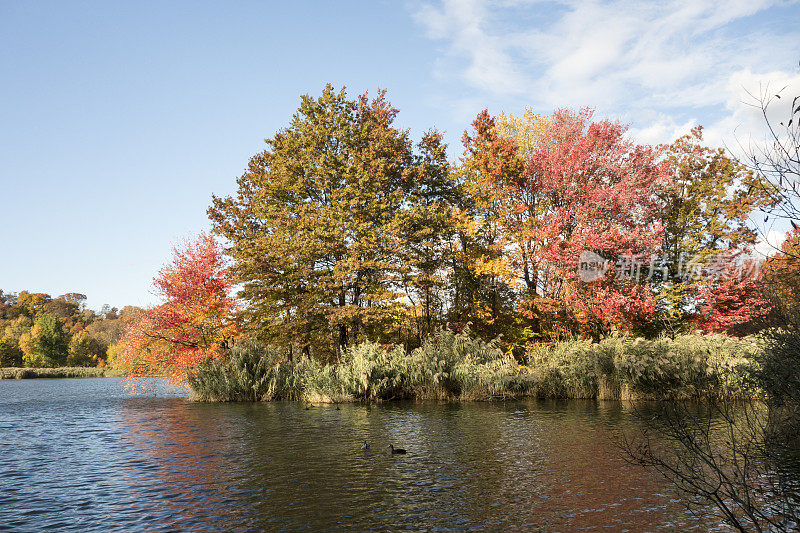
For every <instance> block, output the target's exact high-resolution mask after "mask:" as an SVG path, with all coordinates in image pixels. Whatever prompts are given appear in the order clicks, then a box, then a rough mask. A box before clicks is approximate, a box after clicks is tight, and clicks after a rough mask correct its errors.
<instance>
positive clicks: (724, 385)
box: [189, 331, 762, 403]
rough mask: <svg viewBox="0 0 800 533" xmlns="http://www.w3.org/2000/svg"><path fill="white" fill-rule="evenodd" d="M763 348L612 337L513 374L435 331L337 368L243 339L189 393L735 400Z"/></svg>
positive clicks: (500, 359)
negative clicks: (415, 343)
mask: <svg viewBox="0 0 800 533" xmlns="http://www.w3.org/2000/svg"><path fill="white" fill-rule="evenodd" d="M760 350H762V347H761V345H759V343H758V342H756V341H755V340H752V339H744V340H740V339H733V338H730V337H726V336H722V335H716V336H699V335H684V336H681V337H677V338H676V339H674V340H670V339H667V338H662V339H656V340H645V339H639V338H636V339H635V338H631V337H612V338H608V339H606V340H604V341H602V342H600V343H594V344H593V343H591V342H590V341H582V340H575V341H565V342H562V343H559V344H556V345H544V344H537V345H532V346H530V347H529V348H528V350H527V353H526V356H527V357H526V358H527V362H528V364H527V366H519V365H518V364H517V363H516V361H515V360H514V358H513V357H512V356H511V355H510V354H507V353H504V352H503V351H502V350H501V348H500V345H499V343H498V342H497V341H491V342H486V341H483V340H481V339H475V338H472V337H471V335H470V333H469V332H468V331H465V332H462V333H458V334H456V333H452V332H450V331H439V332H437V333H435V334H434V335H431V336H430V337H429V338H428V339H426V340H425V341H424V343H423V345H422V346H421V347H420V348H417V349H415V350H413V351H411V352H410V353H409V352H407V351H406V350H405V349H404V348H403V347H402V346H397V345H395V346H382V345H380V344H376V343H371V342H365V343H362V344H359V345H356V346H352V347H349V348H347V349H346V350H343V351H342V352H341V353H340V356H339V361H338V362H336V363H332V364H322V363H319V362H317V361H313V360H309V359H307V358H302V359H300V360H299V361H297V362H295V363H294V364H290V363H289V362H287V361H285V360H283V359H282V356H281V355H280V353H279V352H277V351H275V350H273V349H271V348H268V347H264V346H262V345H260V344H259V343H258V342H256V341H252V340H248V341H244V342H240V343H239V344H238V345H237V346H236V347H235V348H234V349H233V350H232V351H231V354H230V357H229V358H228V359H227V360H224V361H215V362H213V363H209V364H206V365H203V366H201V367H198V368H197V369H196V370H195V372H193V373H192V374H191V375H190V377H189V385H190V387H191V388H192V390H193V391H194V393H195V395H196V397H197V398H198V399H201V400H210V401H265V400H280V399H301V400H305V401H310V402H314V403H317V402H319V403H325V402H334V403H335V402H350V401H381V400H392V399H404V398H405V399H417V400H422V399H436V400H484V399H493V398H513V397H520V396H537V397H542V398H600V399H615V400H616V399H623V400H625V399H635V398H653V399H657V398H683V399H687V398H697V399H700V398H711V397H715V398H716V397H726V398H738V397H746V396H752V395H753V394H756V391H755V390H754V389H753V388H752V387H751V386H750V385H748V376H749V375H750V374H751V372H752V369H753V367H754V365H756V363H755V362H754V360H755V355H756V354H758V353H760Z"/></svg>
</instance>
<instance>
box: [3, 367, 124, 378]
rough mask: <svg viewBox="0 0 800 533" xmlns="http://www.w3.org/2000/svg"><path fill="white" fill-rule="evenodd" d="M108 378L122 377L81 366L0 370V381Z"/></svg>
mask: <svg viewBox="0 0 800 533" xmlns="http://www.w3.org/2000/svg"><path fill="white" fill-rule="evenodd" d="M108 377H122V374H121V373H120V372H119V371H114V370H111V369H108V368H94V367H82V366H64V367H58V368H13V367H8V368H0V379H36V378H108Z"/></svg>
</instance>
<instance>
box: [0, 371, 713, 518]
mask: <svg viewBox="0 0 800 533" xmlns="http://www.w3.org/2000/svg"><path fill="white" fill-rule="evenodd" d="M68 381H70V382H71V384H70V385H69V386H65V385H58V386H56V387H55V388H53V387H52V384H53V383H54V382H49V383H45V382H27V383H24V384H23V385H24V387H29V389H26V390H23V389H24V387H23V389H21V388H20V387H17V389H16V390H13V391H12V390H10V389H9V388H7V387H6V386H5V383H3V382H0V407H2V412H1V413H0V473H2V476H3V487H4V489H3V491H2V494H1V495H0V511H2V516H4V517H5V516H10V517H11V521H10V522H7V523H8V524H10V525H11V527H16V528H19V529H30V528H31V527H37V528H41V527H42V526H43V524H46V525H49V526H50V528H53V529H54V528H66V529H70V528H72V529H77V530H82V531H84V530H91V529H95V530H107V529H108V528H111V529H121V530H136V529H143V530H144V529H146V530H148V531H154V530H164V531H167V530H170V531H171V530H203V529H205V530H304V529H305V530H307V529H311V530H370V529H387V528H390V529H405V528H408V529H414V530H418V529H442V530H486V529H493V530H530V529H536V528H541V529H545V530H584V529H586V530H593V529H613V530H622V529H631V530H653V529H674V530H686V529H693V528H697V529H702V530H705V529H707V528H708V526H709V525H710V524H701V523H700V522H698V520H697V519H695V518H694V517H692V516H691V515H689V514H687V513H686V512H685V511H684V510H683V509H682V507H681V506H680V505H679V504H677V503H676V502H674V501H673V500H674V499H675V494H674V493H672V492H671V489H670V487H669V486H668V485H666V484H665V482H663V481H662V480H660V479H659V478H658V477H655V476H654V475H653V474H651V473H648V472H645V471H643V470H641V469H639V468H638V467H634V466H631V465H628V464H626V463H625V462H624V461H623V460H622V459H621V456H620V453H619V451H618V450H617V448H616V447H615V445H614V441H613V433H614V431H615V430H619V429H621V428H626V427H627V428H632V427H634V426H635V424H636V422H635V419H634V417H633V416H632V415H631V413H629V412H626V411H625V409H624V408H622V407H621V406H620V404H616V403H610V402H609V403H602V402H601V403H598V402H576V401H573V402H537V401H524V402H507V403H493V404H435V403H430V404H408V403H406V404H396V403H392V404H384V405H373V406H363V405H344V406H341V409H340V410H337V409H336V408H335V407H333V406H330V407H327V406H323V407H312V408H310V409H308V410H306V409H304V407H303V406H302V405H298V404H291V403H276V404H199V403H191V402H188V401H186V400H185V399H183V398H179V397H174V396H175V394H162V395H160V396H157V397H146V398H141V397H129V396H128V395H126V394H124V393H123V392H121V391H120V390H119V389H114V388H113V387H111V386H110V385H109V383H110V382H111V383H114V382H112V381H111V380H80V381H77V380H61V382H62V383H66V382H68ZM26 395H27V396H26ZM20 398H22V400H20ZM12 406H13V407H14V408H11V407H12ZM364 440H367V441H368V442H370V443H371V445H372V446H371V449H369V450H366V451H363V450H360V449H359V445H360V443H361V442H362V441H364ZM389 443H393V444H395V445H396V446H402V447H405V448H406V449H407V450H408V452H409V453H408V454H407V455H405V456H392V455H390V454H389V453H388V445H389ZM34 449H35V450H36V452H35V453H34V452H32V450H34ZM34 455H35V456H36V457H37V458H38V459H37V461H36V462H35V463H30V461H32V457H33V456H34ZM24 464H28V465H31V464H33V465H35V468H34V469H29V468H27V469H26V468H24V467H23V465H24ZM54 472H57V473H56V474H54ZM26 486H28V487H31V486H33V487H35V489H33V490H26V489H25V487H26ZM9 488H10V490H9ZM34 493H35V494H36V495H37V497H35V498H32V499H31V497H30V496H31V495H32V494H34ZM26 498H27V500H26V501H27V504H26V505H25V506H22V507H20V505H19V503H20V501H21V500H25V499H26ZM0 530H2V525H0Z"/></svg>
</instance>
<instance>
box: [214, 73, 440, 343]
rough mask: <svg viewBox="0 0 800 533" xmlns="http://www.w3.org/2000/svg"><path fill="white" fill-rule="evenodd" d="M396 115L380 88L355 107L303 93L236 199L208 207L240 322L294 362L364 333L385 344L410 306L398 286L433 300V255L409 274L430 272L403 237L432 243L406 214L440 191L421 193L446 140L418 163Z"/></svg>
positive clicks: (428, 141) (435, 140) (425, 148)
mask: <svg viewBox="0 0 800 533" xmlns="http://www.w3.org/2000/svg"><path fill="white" fill-rule="evenodd" d="M396 114H397V110H396V109H395V108H393V107H392V106H391V104H389V102H388V101H387V100H386V98H385V93H384V92H383V91H381V92H379V93H378V95H377V97H376V98H374V99H372V100H370V99H368V98H367V96H366V95H363V96H361V97H359V98H358V99H357V100H355V101H354V100H350V99H348V98H347V96H346V93H345V91H344V89H342V90H341V91H338V92H337V91H335V90H334V89H333V87H331V86H330V85H328V86H327V87H326V88H325V89H324V91H323V93H322V95H321V96H320V97H319V98H312V97H310V96H303V97H302V98H301V104H300V108H299V109H298V111H297V113H296V114H295V115H294V117H293V118H292V120H291V123H290V124H289V126H288V127H287V128H285V129H283V130H281V131H279V132H278V133H277V134H276V135H275V136H274V137H272V138H271V139H268V140H267V141H266V143H267V149H266V150H264V151H263V152H261V153H259V154H257V155H255V156H254V157H253V158H252V159H251V160H250V164H249V166H248V169H247V171H246V172H245V173H244V174H243V175H242V176H241V177H240V178H239V180H238V184H239V190H238V193H237V195H236V196H235V197H228V198H216V197H215V198H214V201H213V205H212V206H211V208H210V209H209V216H210V217H211V219H212V221H213V223H214V229H215V231H216V232H217V233H219V234H220V235H222V236H224V237H225V238H226V239H228V241H229V242H230V243H231V247H230V248H229V250H228V252H229V254H230V255H231V256H232V257H233V258H234V260H235V264H234V267H233V272H234V273H235V275H236V279H237V281H239V282H241V283H242V293H241V294H242V297H243V299H244V300H245V301H246V302H247V306H246V307H245V309H244V312H243V317H244V318H245V319H246V321H247V324H248V326H249V327H251V328H253V329H254V330H255V331H257V332H258V333H259V334H260V335H261V336H262V337H264V338H265V339H266V340H267V341H268V342H270V343H274V344H277V345H280V346H283V347H285V348H286V349H287V350H288V351H289V354H290V356H291V354H292V350H293V348H294V347H297V348H299V349H301V350H302V351H303V352H304V353H307V354H311V353H312V351H314V352H315V353H314V354H313V355H318V356H320V357H323V358H324V357H329V356H332V355H333V354H334V353H336V350H337V349H339V348H342V347H344V346H346V345H348V344H350V343H352V342H354V341H357V340H358V339H360V338H373V339H380V338H388V335H390V334H391V333H392V332H393V331H396V330H397V327H398V324H399V323H400V322H402V315H403V313H404V311H405V309H404V305H403V282H404V281H405V282H406V283H411V284H414V283H417V285H418V287H416V288H414V289H413V291H412V292H414V293H415V294H416V292H417V291H418V290H421V291H422V292H423V293H424V292H425V291H426V290H427V291H428V294H429V295H430V294H431V293H432V292H431V287H430V284H431V283H433V278H432V274H431V272H433V271H432V270H431V268H430V267H428V266H425V265H423V263H425V262H426V259H425V258H424V257H418V258H416V259H414V262H415V264H414V265H411V268H413V269H417V270H419V271H420V272H423V271H424V272H427V274H423V275H422V276H421V277H420V276H416V277H415V276H411V277H410V275H409V272H407V271H405V270H404V269H405V268H406V267H405V266H404V265H402V264H401V263H402V261H401V258H403V257H409V258H410V256H404V255H403V254H402V253H401V246H402V245H401V242H400V240H401V237H402V235H406V236H408V235H409V234H410V233H414V234H415V235H416V236H415V237H413V238H415V239H417V240H419V241H420V242H421V241H424V240H426V239H428V240H430V236H427V237H426V236H424V235H423V234H421V233H419V228H415V227H414V225H415V224H416V225H417V226H418V225H419V224H417V223H416V222H414V221H413V218H414V216H417V217H422V218H424V216H425V215H424V214H423V213H421V212H419V213H417V215H408V213H407V211H408V210H409V209H410V207H411V204H412V203H414V202H415V201H416V199H419V198H425V197H427V198H428V199H429V200H430V202H431V206H433V205H434V204H435V202H437V201H438V200H435V198H436V197H438V196H441V194H444V193H440V192H435V193H433V192H431V194H428V193H426V192H425V191H424V190H423V189H420V186H421V184H423V183H426V184H427V186H430V187H431V188H432V189H431V190H433V188H436V189H438V188H439V186H438V185H435V184H436V183H437V180H438V181H441V176H442V172H443V169H442V165H444V163H445V162H444V159H443V157H442V154H441V153H440V152H441V150H440V148H439V145H440V143H441V138H440V136H438V135H436V134H431V135H428V136H426V138H425V140H424V141H423V145H422V155H421V157H419V158H415V156H414V153H413V146H412V143H411V141H410V139H409V136H408V134H407V132H404V131H401V130H398V129H397V128H395V127H394V126H393V125H392V124H393V121H394V119H395V116H396ZM428 178H430V180H429V181H428ZM409 217H410V218H409ZM430 242H432V241H430ZM411 255H413V253H412V254H411ZM404 276H405V277H404ZM418 282H419V283H418ZM426 286H427V287H428V288H427V289H426ZM395 339H397V338H396V337H395Z"/></svg>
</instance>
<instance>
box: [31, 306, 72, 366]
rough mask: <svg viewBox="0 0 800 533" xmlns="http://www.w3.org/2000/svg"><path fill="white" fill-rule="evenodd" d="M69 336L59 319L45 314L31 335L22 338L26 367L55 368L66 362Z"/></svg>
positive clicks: (39, 319) (37, 322)
mask: <svg viewBox="0 0 800 533" xmlns="http://www.w3.org/2000/svg"><path fill="white" fill-rule="evenodd" d="M68 343H69V335H68V334H67V333H66V332H65V331H64V327H63V325H62V323H61V321H60V320H59V319H58V317H56V316H54V315H51V314H48V313H44V314H42V315H41V316H40V317H39V318H37V319H36V322H35V323H34V324H33V327H32V328H31V330H30V332H29V333H25V334H23V335H22V336H21V337H20V348H22V351H23V352H24V359H25V363H26V366H32V367H53V366H61V365H63V364H64V363H65V362H66V359H67V349H68Z"/></svg>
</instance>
